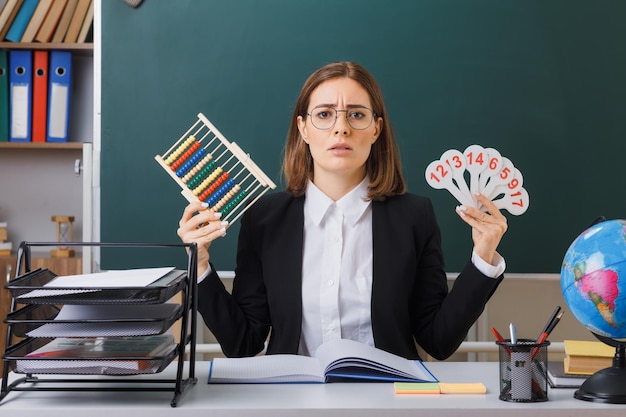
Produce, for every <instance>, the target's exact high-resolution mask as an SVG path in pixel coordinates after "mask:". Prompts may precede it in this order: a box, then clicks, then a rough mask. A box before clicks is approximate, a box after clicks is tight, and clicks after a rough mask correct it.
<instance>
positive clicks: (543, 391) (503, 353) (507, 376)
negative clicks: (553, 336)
mask: <svg viewBox="0 0 626 417" xmlns="http://www.w3.org/2000/svg"><path fill="white" fill-rule="evenodd" d="M496 344H497V345H498V346H499V358H500V397H499V398H500V399H501V400H502V401H512V402H525V403H532V402H541V401H547V400H548V345H550V342H549V341H545V342H543V343H537V342H536V341H535V340H530V339H519V340H518V341H517V343H511V342H510V340H505V341H503V342H496Z"/></svg>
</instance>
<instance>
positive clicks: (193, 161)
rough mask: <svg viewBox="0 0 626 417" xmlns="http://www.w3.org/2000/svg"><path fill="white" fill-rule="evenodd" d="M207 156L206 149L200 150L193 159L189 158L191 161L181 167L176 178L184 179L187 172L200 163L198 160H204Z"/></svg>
mask: <svg viewBox="0 0 626 417" xmlns="http://www.w3.org/2000/svg"><path fill="white" fill-rule="evenodd" d="M198 145H200V143H198ZM205 154H206V149H204V148H200V149H198V151H197V152H196V153H194V154H193V155H192V157H191V158H189V160H188V161H187V162H185V163H184V164H183V166H182V167H180V168H179V169H178V170H177V171H176V176H178V177H182V176H183V175H185V174H186V173H187V171H189V170H190V169H191V168H192V167H193V166H194V165H195V164H196V162H198V159H200V158H202V157H203V156H204V155H205Z"/></svg>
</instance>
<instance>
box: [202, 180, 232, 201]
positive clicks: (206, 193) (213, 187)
mask: <svg viewBox="0 0 626 417" xmlns="http://www.w3.org/2000/svg"><path fill="white" fill-rule="evenodd" d="M228 176H229V174H228V172H224V173H223V174H222V175H221V176H220V177H219V178H218V179H216V180H215V182H213V184H211V186H210V187H209V188H207V189H206V190H204V192H203V193H202V194H201V195H200V197H199V198H200V200H202V201H206V199H207V198H208V197H209V196H210V195H211V194H213V192H214V191H215V190H216V189H217V187H219V186H220V185H221V184H222V183H223V182H224V181H226V180H227V179H228ZM209 205H211V203H209Z"/></svg>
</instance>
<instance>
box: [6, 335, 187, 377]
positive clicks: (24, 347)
mask: <svg viewBox="0 0 626 417" xmlns="http://www.w3.org/2000/svg"><path fill="white" fill-rule="evenodd" d="M51 340H52V339H46V338H28V339H25V340H23V341H21V342H20V343H18V344H16V345H14V346H13V347H12V348H11V349H9V350H8V351H7V352H6V353H5V355H4V360H5V361H7V362H8V363H9V366H10V367H11V369H12V370H13V372H15V373H22V374H67V375H74V374H77V375H139V374H154V373H158V372H161V371H162V370H163V369H165V367H167V365H169V364H170V363H171V362H172V360H173V359H174V358H175V357H176V355H177V354H178V345H177V344H173V345H172V346H171V348H170V349H168V350H167V351H166V352H163V353H160V354H158V355H155V356H141V357H140V356H127V357H126V356H124V357H119V356H118V357H106V356H103V357H100V358H81V357H28V356H27V355H28V354H30V353H31V352H33V351H34V350H36V349H38V348H41V347H42V346H44V345H46V344H47V343H49V342H50V341H51Z"/></svg>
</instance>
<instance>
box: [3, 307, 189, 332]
mask: <svg viewBox="0 0 626 417" xmlns="http://www.w3.org/2000/svg"><path fill="white" fill-rule="evenodd" d="M71 307H73V305H72V306H70V307H66V308H71ZM86 307H97V308H99V309H102V308H105V306H86ZM108 307H109V306H106V308H108ZM62 308H63V307H58V306H56V305H52V304H31V305H28V306H26V307H24V308H21V309H19V310H17V311H14V312H13V313H10V314H8V315H7V318H6V319H5V320H4V322H5V323H8V324H11V325H13V334H14V335H15V336H17V337H28V336H34V337H110V336H119V335H120V332H123V335H124V336H151V335H157V334H161V333H164V332H165V331H167V330H168V329H169V328H170V327H171V326H172V325H173V324H174V322H175V321H176V320H178V319H179V318H181V317H182V314H183V306H182V305H181V304H168V303H165V304H147V305H141V304H139V305H132V306H131V308H133V309H135V310H138V311H141V312H147V313H146V315H143V316H141V315H137V314H135V315H134V316H133V317H132V318H131V317H121V316H117V317H111V318H107V319H104V318H91V319H89V318H82V319H75V320H74V319H72V320H64V319H57V318H56V317H57V315H58V314H59V312H60V311H61V309H62ZM156 308H158V309H160V310H161V311H167V315H166V316H161V317H156V316H154V315H151V314H150V312H151V311H154V309H156ZM118 310H119V309H118ZM139 317H141V318H139ZM44 325H47V326H46V327H42V326H44ZM35 331H37V334H36V336H35V335H29V334H28V333H30V332H35Z"/></svg>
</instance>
